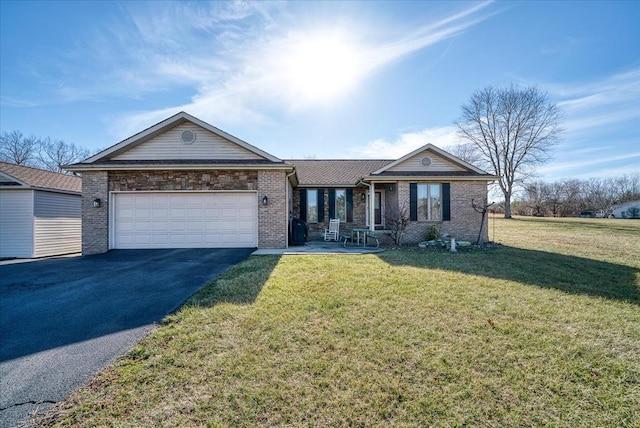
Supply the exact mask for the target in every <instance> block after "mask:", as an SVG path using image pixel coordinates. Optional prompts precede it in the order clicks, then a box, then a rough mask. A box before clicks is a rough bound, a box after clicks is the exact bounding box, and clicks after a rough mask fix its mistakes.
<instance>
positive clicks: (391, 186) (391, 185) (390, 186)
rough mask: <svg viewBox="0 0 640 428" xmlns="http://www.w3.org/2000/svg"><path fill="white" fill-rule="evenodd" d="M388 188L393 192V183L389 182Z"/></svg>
mask: <svg viewBox="0 0 640 428" xmlns="http://www.w3.org/2000/svg"><path fill="white" fill-rule="evenodd" d="M388 188H389V191H390V192H393V184H389V187H388Z"/></svg>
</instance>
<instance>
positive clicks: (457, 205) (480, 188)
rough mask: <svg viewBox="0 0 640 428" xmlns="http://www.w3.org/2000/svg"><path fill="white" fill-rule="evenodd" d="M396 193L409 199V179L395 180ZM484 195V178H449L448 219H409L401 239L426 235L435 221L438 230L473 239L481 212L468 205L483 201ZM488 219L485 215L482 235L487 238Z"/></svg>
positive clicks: (416, 239)
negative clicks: (449, 215) (449, 203)
mask: <svg viewBox="0 0 640 428" xmlns="http://www.w3.org/2000/svg"><path fill="white" fill-rule="evenodd" d="M398 197H399V199H400V200H401V201H403V200H406V201H407V203H408V201H409V182H408V181H401V182H399V183H398ZM486 198H487V184H486V183H485V182H483V181H453V182H451V221H411V222H409V225H408V226H407V228H406V229H405V233H404V238H403V240H402V241H403V243H404V244H415V243H418V242H422V241H424V240H425V239H426V235H427V229H428V228H429V227H430V226H431V225H433V224H435V225H436V226H437V227H438V228H439V230H440V232H442V233H444V232H448V233H449V234H450V235H451V236H452V237H454V238H456V239H457V240H464V241H471V242H475V241H476V239H478V232H479V231H480V220H481V219H482V214H480V213H477V212H476V211H475V210H474V209H473V207H472V206H471V200H472V199H473V200H474V201H475V202H476V203H483V202H484V201H485V199H486ZM487 225H488V223H487V219H486V218H485V221H484V226H483V232H482V239H483V240H485V241H487V240H488V239H489V234H488V226H487Z"/></svg>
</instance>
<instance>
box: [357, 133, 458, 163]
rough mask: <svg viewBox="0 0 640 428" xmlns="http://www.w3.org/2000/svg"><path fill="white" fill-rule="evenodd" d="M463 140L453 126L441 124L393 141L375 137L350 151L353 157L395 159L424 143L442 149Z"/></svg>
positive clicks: (403, 135) (402, 135) (407, 134)
mask: <svg viewBox="0 0 640 428" xmlns="http://www.w3.org/2000/svg"><path fill="white" fill-rule="evenodd" d="M463 142H464V141H461V140H460V138H459V137H458V136H457V135H456V128H455V126H442V127H438V128H429V129H423V130H421V131H416V132H408V133H404V134H400V135H399V136H398V137H397V138H396V139H395V140H393V141H386V140H383V139H377V140H374V141H372V142H370V143H369V144H367V145H365V146H360V147H354V148H353V149H351V150H350V151H351V153H352V154H353V156H354V157H364V158H370V159H397V158H399V157H402V156H404V155H406V154H407V153H411V152H412V151H414V150H416V149H418V148H420V147H422V146H424V145H425V144H433V145H435V146H437V147H440V148H443V149H444V148H446V147H451V146H455V145H458V144H461V143H463Z"/></svg>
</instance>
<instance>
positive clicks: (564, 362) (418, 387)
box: [39, 219, 640, 427]
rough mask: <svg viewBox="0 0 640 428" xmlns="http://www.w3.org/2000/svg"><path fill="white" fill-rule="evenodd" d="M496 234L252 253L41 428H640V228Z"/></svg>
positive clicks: (586, 223)
mask: <svg viewBox="0 0 640 428" xmlns="http://www.w3.org/2000/svg"><path fill="white" fill-rule="evenodd" d="M493 221H494V220H491V221H490V236H491V237H493V236H494V235H493V232H495V238H496V240H497V241H499V242H501V243H502V244H504V245H505V247H504V248H501V249H494V250H486V251H479V250H474V251H468V252H461V253H458V254H451V253H447V252H433V251H387V252H384V253H381V254H377V255H360V256H357V255H335V256H332V255H324V256H313V255H301V256H283V257H276V256H253V257H251V258H249V260H247V261H246V262H244V263H242V264H241V265H239V266H237V267H235V268H234V269H232V270H230V271H228V272H227V273H226V274H224V276H223V277H221V278H219V279H218V280H217V281H215V282H213V283H212V284H210V285H209V286H208V287H206V288H205V289H203V290H202V291H201V292H200V293H198V294H197V295H195V296H194V297H193V298H192V299H191V300H190V301H189V302H188V304H187V305H186V306H185V307H184V308H183V309H181V310H180V311H179V312H177V313H176V314H174V315H172V316H170V317H168V318H167V319H166V320H165V321H164V323H163V324H162V325H161V326H160V327H159V328H157V329H156V330H155V331H154V332H153V333H152V334H151V335H150V336H149V337H148V338H147V339H145V340H144V341H143V342H141V343H140V344H139V345H138V346H137V347H136V348H135V349H133V350H132V351H131V352H130V353H129V354H128V355H127V356H126V357H125V358H122V359H120V360H119V361H117V362H116V363H115V364H114V365H113V366H112V367H110V368H109V369H108V370H106V371H105V372H103V373H101V374H100V375H99V376H97V377H96V378H95V379H94V380H93V381H92V382H91V383H90V384H89V385H88V386H87V387H85V388H83V389H81V390H80V391H78V392H77V393H75V394H74V395H72V396H71V397H70V398H69V399H68V400H67V401H66V402H64V403H61V404H59V405H57V406H56V407H54V408H53V409H52V410H51V411H50V412H49V413H48V414H47V415H46V417H45V418H44V419H43V420H40V421H39V422H40V423H41V424H43V425H52V424H59V425H61V426H86V427H89V426H229V427H255V426H313V427H316V426H363V427H364V426H403V427H404V426H490V427H502V426H554V427H557V426H560V427H563V426H564V427H594V426H609V427H625V426H628V427H637V426H640V412H638V409H639V408H640V258H639V257H638V254H640V222H637V221H631V220H626V221H624V220H605V219H593V220H591V219H588V220H566V219H558V220H555V219H515V220H511V221H506V220H502V219H497V220H495V225H494V224H493ZM492 227H493V230H492Z"/></svg>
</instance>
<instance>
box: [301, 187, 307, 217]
mask: <svg viewBox="0 0 640 428" xmlns="http://www.w3.org/2000/svg"><path fill="white" fill-rule="evenodd" d="M300 220H302V221H307V189H300Z"/></svg>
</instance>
